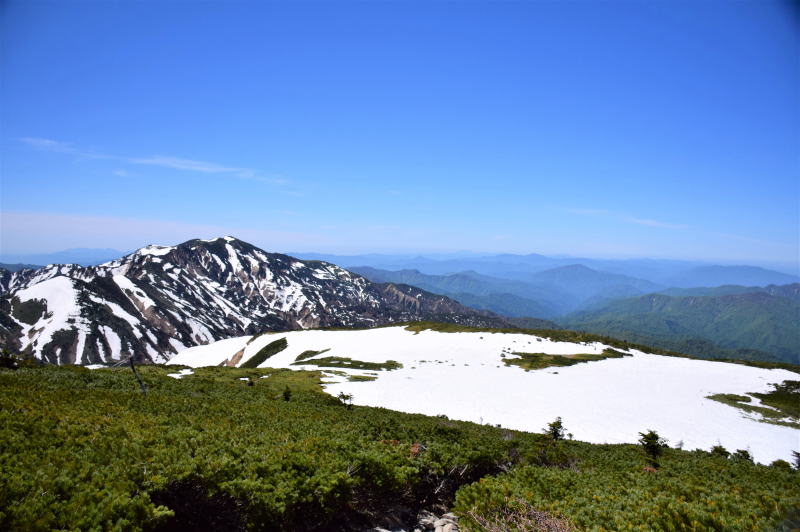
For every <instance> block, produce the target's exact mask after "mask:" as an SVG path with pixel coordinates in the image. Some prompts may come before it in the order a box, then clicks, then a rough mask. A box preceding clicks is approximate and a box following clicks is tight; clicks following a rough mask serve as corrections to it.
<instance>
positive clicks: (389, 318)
mask: <svg viewBox="0 0 800 532" xmlns="http://www.w3.org/2000/svg"><path fill="white" fill-rule="evenodd" d="M0 291H2V297H0V342H1V343H2V344H3V345H4V346H5V347H6V348H8V349H10V350H14V351H19V352H22V353H25V354H27V355H29V356H33V357H35V358H37V359H41V360H43V361H46V362H49V363H54V364H93V363H106V362H113V361H116V360H119V359H120V358H123V357H126V356H128V355H132V356H133V357H134V359H135V360H136V361H139V362H164V361H166V360H168V359H169V358H170V357H171V356H172V355H174V354H175V353H177V352H178V351H180V350H182V349H185V348H186V347H190V346H194V345H200V344H205V343H209V342H213V341H215V340H219V339H223V338H229V337H233V336H239V335H242V334H253V333H258V332H263V331H270V330H290V329H303V328H311V327H369V326H375V325H383V324H389V323H397V322H406V321H417V320H433V321H445V322H451V323H458V324H463V325H479V326H506V327H507V326H510V324H509V323H508V322H507V321H506V320H504V319H502V318H500V317H498V316H495V315H493V314H491V313H489V312H484V311H479V310H475V309H471V308H468V307H465V306H463V305H461V304H459V303H457V302H455V301H453V300H451V299H449V298H447V297H443V296H440V295H434V294H431V293H428V292H426V291H424V290H421V289H418V288H415V287H411V286H406V285H402V284H395V283H373V282H370V281H368V280H367V279H365V278H364V277H361V276H360V275H357V274H354V273H351V272H349V271H346V270H344V269H342V268H339V267H338V266H335V265H333V264H329V263H325V262H321V261H303V260H299V259H296V258H293V257H290V256H287V255H282V254H277V253H267V252H265V251H263V250H261V249H258V248H256V247H255V246H252V245H250V244H248V243H246V242H243V241H241V240H237V239H235V238H232V237H225V238H217V239H213V240H190V241H188V242H184V243H183V244H180V245H177V246H170V247H161V246H148V247H146V248H142V249H140V250H138V251H136V252H134V253H132V254H130V255H127V256H125V257H123V258H121V259H118V260H114V261H112V262H107V263H105V264H101V265H98V266H90V267H81V266H77V265H50V266H47V267H44V268H40V269H38V270H30V269H23V270H20V271H17V272H9V271H6V270H0Z"/></svg>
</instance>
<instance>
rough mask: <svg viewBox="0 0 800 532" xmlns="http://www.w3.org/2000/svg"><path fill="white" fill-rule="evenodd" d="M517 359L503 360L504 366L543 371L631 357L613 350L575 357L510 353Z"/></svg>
mask: <svg viewBox="0 0 800 532" xmlns="http://www.w3.org/2000/svg"><path fill="white" fill-rule="evenodd" d="M512 355H517V356H518V357H519V358H503V362H505V364H506V366H519V367H521V368H522V369H524V370H525V371H530V370H532V369H544V368H549V367H565V366H574V365H575V364H581V363H583V362H596V361H598V360H605V359H607V358H622V357H629V356H631V355H629V354H627V353H620V352H619V351H616V350H614V349H606V350H604V351H603V353H602V354H599V355H593V354H588V353H579V354H575V355H548V354H546V353H512Z"/></svg>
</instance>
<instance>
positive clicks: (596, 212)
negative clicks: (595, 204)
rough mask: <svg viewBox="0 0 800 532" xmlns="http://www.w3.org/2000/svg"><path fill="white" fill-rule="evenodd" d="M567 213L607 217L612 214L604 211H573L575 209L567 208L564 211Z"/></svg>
mask: <svg viewBox="0 0 800 532" xmlns="http://www.w3.org/2000/svg"><path fill="white" fill-rule="evenodd" d="M566 211H567V212H571V213H572V214H585V215H589V216H592V215H608V214H613V213H612V212H610V211H607V210H605V209H575V208H568V209H566Z"/></svg>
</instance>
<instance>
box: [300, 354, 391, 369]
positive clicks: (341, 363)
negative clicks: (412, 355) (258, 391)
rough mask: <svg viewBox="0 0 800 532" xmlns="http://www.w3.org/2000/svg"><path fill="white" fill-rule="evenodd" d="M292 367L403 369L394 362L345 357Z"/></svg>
mask: <svg viewBox="0 0 800 532" xmlns="http://www.w3.org/2000/svg"><path fill="white" fill-rule="evenodd" d="M292 365H293V366H297V365H313V366H318V367H320V368H347V369H366V370H370V371H382V370H387V371H391V370H393V369H400V368H402V367H403V365H402V364H401V363H400V362H395V361H394V360H387V361H386V362H364V361H362V360H353V359H352V358H346V357H322V358H315V359H314V360H309V361H307V362H294V363H293V364H292Z"/></svg>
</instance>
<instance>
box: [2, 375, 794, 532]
mask: <svg viewBox="0 0 800 532" xmlns="http://www.w3.org/2000/svg"><path fill="white" fill-rule="evenodd" d="M176 369H179V368H176V367H175V366H169V367H162V366H143V367H140V368H139V371H140V373H141V377H142V379H143V381H144V382H145V384H146V385H147V390H148V393H147V397H146V398H145V397H142V395H141V394H140V392H139V389H138V385H137V383H136V380H135V379H134V377H133V375H132V373H131V371H130V368H109V369H101V370H96V371H90V370H88V369H86V368H82V367H53V366H43V367H19V369H16V370H11V369H7V370H6V369H0V470H2V475H0V529H1V530H34V531H36V530H52V529H59V530H61V529H67V530H141V529H148V530H199V529H215V530H271V531H272V530H274V531H294V530H321V529H322V530H331V531H344V530H365V529H369V528H372V527H374V526H375V524H376V521H377V519H378V517H380V516H385V515H388V514H397V515H400V516H402V515H405V514H403V513H402V512H403V511H406V510H403V509H404V508H405V509H407V511H408V515H412V514H413V515H415V512H416V511H418V510H419V509H422V508H437V507H438V508H441V507H445V508H450V507H452V506H453V504H455V509H456V511H457V512H458V513H459V514H461V515H462V517H463V520H462V521H463V522H464V524H465V526H469V524H470V522H471V521H470V519H472V517H470V516H475V522H474V523H473V526H472V527H471V530H482V528H481V526H480V525H479V524H478V523H480V522H481V521H480V519H489V518H492V516H495V515H500V514H501V513H502V512H504V511H506V510H508V511H511V510H514V509H516V511H517V513H518V514H519V520H518V521H517V522H519V523H529V522H531V521H530V519H531V516H534V517H536V518H537V519H538V518H539V517H542V518H546V519H553V520H554V521H553V522H563V523H568V524H569V526H573V527H575V528H577V529H590V530H722V531H731V532H733V531H741V530H777V529H779V528H778V527H780V526H781V525H780V524H781V523H782V522H784V521H785V520H786V517H787V515H788V514H789V512H791V511H792V510H793V509H797V508H798V507H799V506H800V496H799V494H798V490H797V481H798V476H797V475H798V473H797V471H796V470H795V469H793V468H792V467H791V466H790V465H789V464H787V463H786V462H784V463H782V464H780V467H778V466H777V465H776V466H774V467H767V466H761V465H756V464H752V463H750V462H749V461H747V460H740V459H732V458H725V457H720V456H717V455H712V454H711V453H709V452H704V451H695V452H686V451H679V450H676V449H664V452H663V454H662V455H660V456H659V465H660V467H659V469H658V471H657V473H652V472H648V471H646V470H644V469H643V467H644V466H645V465H646V461H645V456H644V454H643V453H642V451H641V449H640V448H639V446H636V445H591V444H587V443H582V442H575V441H570V440H568V439H564V435H565V428H564V427H563V425H562V424H561V423H560V422H557V423H556V422H554V424H551V425H549V426H548V434H549V435H535V434H527V433H522V432H516V431H511V430H507V429H502V428H498V427H491V426H485V425H476V424H472V423H465V422H458V421H453V420H449V419H447V418H446V417H428V416H422V415H412V414H403V413H399V412H393V411H390V410H386V409H382V408H369V407H358V406H353V405H352V398H349V399H348V398H338V399H337V398H335V397H331V396H330V395H327V394H325V393H324V392H322V389H321V378H322V372H320V371H291V370H286V369H272V368H228V367H209V368H198V369H195V370H194V374H193V375H188V376H186V377H184V378H182V379H180V380H178V379H173V378H170V377H168V376H167V373H173V372H175V370H176ZM241 379H245V380H241ZM557 421H558V420H557ZM643 425H646V420H644V421H643ZM643 428H644V427H643ZM509 519H511V518H510V517H509ZM507 522H511V521H510V520H509V521H507ZM521 526H522V525H521ZM501 529H502V528H501ZM505 529H509V528H505ZM789 529H790V528H786V530H789Z"/></svg>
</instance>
